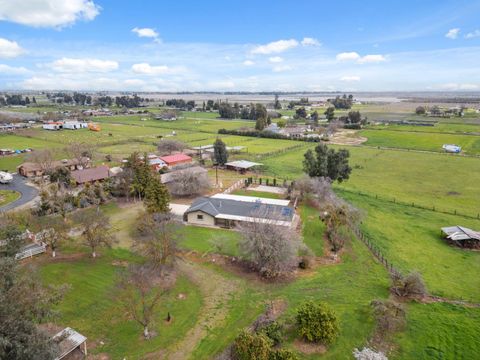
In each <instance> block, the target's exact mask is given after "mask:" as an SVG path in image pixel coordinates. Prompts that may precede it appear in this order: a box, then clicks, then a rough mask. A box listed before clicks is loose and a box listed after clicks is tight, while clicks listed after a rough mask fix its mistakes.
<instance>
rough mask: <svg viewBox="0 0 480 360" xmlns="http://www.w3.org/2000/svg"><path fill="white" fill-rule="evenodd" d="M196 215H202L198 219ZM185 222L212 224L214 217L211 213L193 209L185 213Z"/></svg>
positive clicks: (213, 223)
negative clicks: (201, 217)
mask: <svg viewBox="0 0 480 360" xmlns="http://www.w3.org/2000/svg"><path fill="white" fill-rule="evenodd" d="M197 215H202V216H203V219H198V218H197ZM187 222H188V223H189V224H196V225H207V226H214V225H215V218H214V217H213V216H211V215H208V214H205V213H204V212H202V211H194V212H191V213H189V214H188V215H187Z"/></svg>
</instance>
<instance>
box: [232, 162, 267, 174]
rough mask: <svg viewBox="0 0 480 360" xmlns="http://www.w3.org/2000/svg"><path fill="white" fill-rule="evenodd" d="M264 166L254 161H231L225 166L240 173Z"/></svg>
mask: <svg viewBox="0 0 480 360" xmlns="http://www.w3.org/2000/svg"><path fill="white" fill-rule="evenodd" d="M262 165H263V164H260V163H256V162H253V161H247V160H237V161H230V162H227V163H226V164H225V166H226V168H227V169H228V170H235V171H240V172H242V173H243V172H245V171H247V170H250V169H252V168H254V167H257V166H262Z"/></svg>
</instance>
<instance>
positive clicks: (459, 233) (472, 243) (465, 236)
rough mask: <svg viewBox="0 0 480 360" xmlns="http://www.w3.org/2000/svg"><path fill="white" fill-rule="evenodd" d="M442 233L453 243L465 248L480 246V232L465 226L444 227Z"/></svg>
mask: <svg viewBox="0 0 480 360" xmlns="http://www.w3.org/2000/svg"><path fill="white" fill-rule="evenodd" d="M442 233H443V234H444V236H445V238H446V239H447V241H449V242H450V243H451V244H453V245H456V246H459V247H464V248H475V249H478V248H480V232H478V231H474V230H472V229H469V228H466V227H463V226H459V225H456V226H449V227H443V228H442Z"/></svg>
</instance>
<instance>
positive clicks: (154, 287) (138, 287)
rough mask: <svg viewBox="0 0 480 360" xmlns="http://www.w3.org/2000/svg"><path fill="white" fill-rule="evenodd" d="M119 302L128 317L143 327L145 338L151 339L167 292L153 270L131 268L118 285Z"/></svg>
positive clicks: (144, 267) (141, 267)
mask: <svg viewBox="0 0 480 360" xmlns="http://www.w3.org/2000/svg"><path fill="white" fill-rule="evenodd" d="M118 288H119V294H118V300H119V301H120V303H121V304H122V306H123V308H124V309H125V311H126V313H127V314H128V316H129V317H130V318H131V319H133V320H135V321H136V322H138V323H139V324H140V325H141V326H142V327H143V336H144V337H145V339H149V338H150V337H151V336H152V334H151V332H150V326H151V324H152V322H153V320H154V318H155V313H156V311H157V309H158V307H159V306H160V302H161V299H162V295H163V294H164V293H165V292H166V291H167V290H166V289H165V286H163V284H162V281H161V280H160V278H159V277H158V276H157V273H156V272H155V270H154V269H153V268H150V267H147V266H138V265H136V266H130V267H129V268H128V270H127V271H126V273H124V274H123V276H122V277H121V278H120V281H119V283H118Z"/></svg>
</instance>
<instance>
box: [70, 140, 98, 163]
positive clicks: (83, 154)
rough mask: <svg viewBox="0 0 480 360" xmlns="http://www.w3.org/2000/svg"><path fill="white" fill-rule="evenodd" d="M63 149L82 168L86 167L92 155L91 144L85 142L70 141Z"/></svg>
mask: <svg viewBox="0 0 480 360" xmlns="http://www.w3.org/2000/svg"><path fill="white" fill-rule="evenodd" d="M65 151H66V152H67V154H68V155H69V156H70V157H71V158H72V159H75V160H76V161H77V163H78V164H79V165H80V166H82V167H83V168H85V167H87V165H88V164H89V162H90V160H91V159H92V156H93V152H92V145H89V144H87V143H81V142H73V143H70V144H69V145H68V146H67V147H66V148H65Z"/></svg>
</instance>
